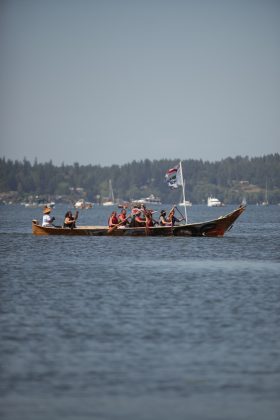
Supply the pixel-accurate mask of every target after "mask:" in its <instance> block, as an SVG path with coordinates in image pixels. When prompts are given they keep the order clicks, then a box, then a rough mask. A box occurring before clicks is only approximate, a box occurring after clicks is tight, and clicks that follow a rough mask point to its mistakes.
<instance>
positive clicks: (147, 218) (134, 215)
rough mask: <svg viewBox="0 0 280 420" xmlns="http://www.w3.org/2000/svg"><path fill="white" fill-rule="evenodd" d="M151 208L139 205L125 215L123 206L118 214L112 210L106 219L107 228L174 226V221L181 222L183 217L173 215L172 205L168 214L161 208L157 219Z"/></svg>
mask: <svg viewBox="0 0 280 420" xmlns="http://www.w3.org/2000/svg"><path fill="white" fill-rule="evenodd" d="M154 213H156V212H155V211H153V210H149V209H146V207H145V205H143V204H142V205H141V206H140V207H137V206H135V207H133V208H132V210H131V214H130V215H127V212H126V209H125V208H123V209H122V210H121V212H120V214H119V215H117V212H116V211H113V212H112V213H111V215H110V217H109V219H108V226H109V228H115V227H117V228H122V227H147V228H149V227H153V226H156V225H158V226H174V225H175V224H176V223H179V222H181V221H182V220H184V218H183V217H182V218H180V219H178V218H177V217H175V208H174V207H173V208H172V209H171V210H170V212H169V214H168V216H167V215H166V211H165V210H161V212H160V216H159V219H158V220H155V219H154V217H153V214H154Z"/></svg>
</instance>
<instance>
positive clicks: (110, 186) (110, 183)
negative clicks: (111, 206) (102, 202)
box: [109, 179, 115, 203]
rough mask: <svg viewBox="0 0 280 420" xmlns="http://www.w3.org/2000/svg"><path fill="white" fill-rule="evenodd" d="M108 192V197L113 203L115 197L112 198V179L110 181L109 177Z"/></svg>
mask: <svg viewBox="0 0 280 420" xmlns="http://www.w3.org/2000/svg"><path fill="white" fill-rule="evenodd" d="M109 193H110V199H111V200H112V202H113V203H114V202H115V198H114V192H113V187H112V181H111V179H109Z"/></svg>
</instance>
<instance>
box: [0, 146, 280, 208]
mask: <svg viewBox="0 0 280 420" xmlns="http://www.w3.org/2000/svg"><path fill="white" fill-rule="evenodd" d="M178 163H179V159H176V160H174V159H172V160H171V159H161V160H149V159H145V160H141V161H133V162H131V163H127V164H124V165H121V166H120V165H112V166H108V167H102V166H100V165H80V164H79V163H77V162H76V163H74V164H73V165H64V164H61V165H60V166H55V165H53V163H52V161H49V162H46V163H38V162H37V160H36V159H35V161H34V162H33V163H30V162H29V161H28V160H27V159H23V161H18V160H15V161H12V160H10V159H6V158H5V157H4V158H0V192H1V193H5V192H9V191H14V192H16V193H17V197H18V199H21V200H22V199H26V198H27V197H28V196H30V195H36V196H51V197H56V198H57V199H59V198H61V199H66V198H67V199H69V197H70V198H71V197H72V199H76V198H77V197H78V196H81V195H82V196H83V197H84V198H85V199H86V200H88V201H92V202H98V201H101V200H102V199H103V198H106V197H108V196H109V180H111V181H112V186H113V191H114V196H115V198H119V199H122V200H124V201H129V200H131V199H139V198H142V197H147V196H149V195H150V194H154V195H155V196H159V197H160V199H161V201H162V202H164V203H175V202H178V201H179V200H180V198H181V188H179V189H178V190H176V191H174V190H171V189H169V187H168V186H167V184H166V182H165V174H166V172H167V170H168V169H170V168H172V167H174V166H176V165H177V164H178ZM182 167H183V175H184V179H185V182H186V187H185V191H186V199H188V200H190V201H192V202H193V203H198V204H199V203H204V202H205V201H206V200H207V197H208V196H209V195H212V196H217V197H218V198H219V199H221V200H222V201H224V202H225V203H238V202H241V200H242V199H243V198H246V200H247V202H248V203H256V202H260V201H263V200H264V198H265V196H264V194H265V191H266V190H267V191H268V198H269V202H270V203H279V202H280V155H279V154H278V153H276V154H270V155H265V156H262V157H254V158H249V157H247V156H245V157H241V156H237V157H235V158H231V157H228V158H226V159H223V160H221V161H217V162H209V161H203V160H193V159H189V160H184V161H182ZM78 198H81V197H78Z"/></svg>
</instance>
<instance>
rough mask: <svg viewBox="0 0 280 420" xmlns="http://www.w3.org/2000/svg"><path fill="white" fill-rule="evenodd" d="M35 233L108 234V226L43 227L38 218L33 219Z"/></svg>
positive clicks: (65, 234) (64, 234) (69, 234)
mask: <svg viewBox="0 0 280 420" xmlns="http://www.w3.org/2000/svg"><path fill="white" fill-rule="evenodd" d="M32 233H33V235H63V236H106V235H107V234H108V227H107V226H79V227H76V228H74V229H69V228H63V227H43V226H41V225H39V224H38V222H37V220H32Z"/></svg>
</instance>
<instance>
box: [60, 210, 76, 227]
mask: <svg viewBox="0 0 280 420" xmlns="http://www.w3.org/2000/svg"><path fill="white" fill-rule="evenodd" d="M78 214H79V212H78V211H76V213H75V216H73V215H72V212H71V211H70V210H69V211H68V212H67V213H66V214H65V216H64V224H63V227H65V228H71V229H73V228H75V227H76V220H77V219H78Z"/></svg>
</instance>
